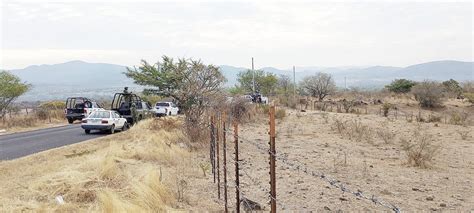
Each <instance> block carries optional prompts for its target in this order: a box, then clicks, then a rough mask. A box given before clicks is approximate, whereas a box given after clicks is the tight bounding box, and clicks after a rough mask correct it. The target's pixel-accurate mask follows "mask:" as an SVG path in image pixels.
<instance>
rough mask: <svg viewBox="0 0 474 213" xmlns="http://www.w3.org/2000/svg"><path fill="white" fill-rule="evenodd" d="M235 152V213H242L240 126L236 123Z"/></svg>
mask: <svg viewBox="0 0 474 213" xmlns="http://www.w3.org/2000/svg"><path fill="white" fill-rule="evenodd" d="M234 149H235V150H234V151H235V153H234V154H235V201H236V203H235V204H236V206H235V208H236V209H235V212H236V213H240V186H239V184H240V183H239V124H238V123H237V121H234Z"/></svg>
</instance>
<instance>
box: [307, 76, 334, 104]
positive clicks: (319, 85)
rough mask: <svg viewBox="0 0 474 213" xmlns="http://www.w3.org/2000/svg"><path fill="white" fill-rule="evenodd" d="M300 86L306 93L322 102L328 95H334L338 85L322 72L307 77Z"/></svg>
mask: <svg viewBox="0 0 474 213" xmlns="http://www.w3.org/2000/svg"><path fill="white" fill-rule="evenodd" d="M300 86H301V89H302V90H303V92H304V93H307V94H309V95H311V96H312V97H317V98H318V99H319V101H322V100H323V99H324V98H325V97H326V96H328V95H331V94H334V92H335V91H336V84H335V83H334V80H333V79H332V76H331V75H330V74H327V73H321V72H319V73H316V74H315V75H313V76H307V77H305V78H304V79H303V81H301V83H300Z"/></svg>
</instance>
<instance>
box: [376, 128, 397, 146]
mask: <svg viewBox="0 0 474 213" xmlns="http://www.w3.org/2000/svg"><path fill="white" fill-rule="evenodd" d="M376 134H377V136H379V138H381V139H382V140H383V142H384V143H386V144H391V143H392V142H393V141H394V139H395V133H394V132H392V131H390V129H388V126H387V125H386V124H383V125H382V128H380V129H378V130H377V131H376Z"/></svg>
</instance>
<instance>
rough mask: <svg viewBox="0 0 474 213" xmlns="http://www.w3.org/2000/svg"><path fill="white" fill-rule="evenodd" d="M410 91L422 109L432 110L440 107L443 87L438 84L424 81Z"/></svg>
mask: <svg viewBox="0 0 474 213" xmlns="http://www.w3.org/2000/svg"><path fill="white" fill-rule="evenodd" d="M411 91H412V93H413V95H415V99H416V100H417V101H418V102H419V103H420V106H422V107H427V108H434V107H440V106H441V105H442V100H441V98H442V97H443V87H442V86H441V84H440V83H438V82H435V81H427V80H425V81H423V82H421V83H418V84H416V85H415V86H414V87H413V88H412V90H411Z"/></svg>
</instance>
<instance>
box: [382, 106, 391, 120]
mask: <svg viewBox="0 0 474 213" xmlns="http://www.w3.org/2000/svg"><path fill="white" fill-rule="evenodd" d="M392 107H393V105H392V104H391V103H384V104H383V105H382V110H383V116H384V117H387V116H388V113H389V112H390V109H392Z"/></svg>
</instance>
